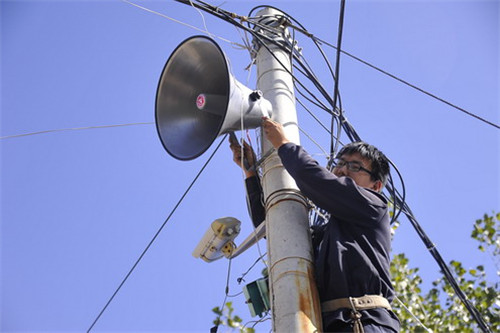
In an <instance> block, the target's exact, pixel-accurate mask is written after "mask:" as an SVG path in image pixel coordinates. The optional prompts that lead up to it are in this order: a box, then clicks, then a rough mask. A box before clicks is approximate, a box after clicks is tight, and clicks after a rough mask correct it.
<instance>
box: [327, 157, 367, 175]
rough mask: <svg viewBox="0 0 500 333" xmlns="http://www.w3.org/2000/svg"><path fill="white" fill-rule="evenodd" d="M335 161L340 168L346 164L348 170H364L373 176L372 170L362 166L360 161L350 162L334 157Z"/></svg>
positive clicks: (337, 167) (336, 166)
mask: <svg viewBox="0 0 500 333" xmlns="http://www.w3.org/2000/svg"><path fill="white" fill-rule="evenodd" d="M334 163H335V168H336V169H340V168H343V167H344V166H345V167H346V168H347V170H349V171H352V172H359V171H361V170H363V171H364V172H367V173H368V174H370V175H372V176H373V174H372V172H371V171H370V170H368V169H365V168H363V167H362V166H361V163H359V162H358V161H351V162H348V161H344V160H343V159H341V158H336V159H334Z"/></svg>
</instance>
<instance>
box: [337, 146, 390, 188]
mask: <svg viewBox="0 0 500 333" xmlns="http://www.w3.org/2000/svg"><path fill="white" fill-rule="evenodd" d="M354 153H358V154H359V155H361V157H362V158H365V159H367V160H368V161H370V162H371V168H372V172H371V179H372V180H373V181H377V180H380V181H381V182H382V185H383V186H385V184H386V183H387V177H388V176H389V159H388V158H387V157H386V156H385V155H384V153H383V152H381V151H380V150H378V149H377V147H375V146H372V145H370V144H368V143H366V142H363V141H358V142H352V143H349V144H347V145H345V146H344V147H342V149H340V151H339V153H338V154H337V158H339V157H342V156H343V155H352V154H354Z"/></svg>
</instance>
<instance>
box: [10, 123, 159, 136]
mask: <svg viewBox="0 0 500 333" xmlns="http://www.w3.org/2000/svg"><path fill="white" fill-rule="evenodd" d="M151 124H154V122H147V123H130V124H117V125H101V126H87V127H73V128H59V129H51V130H46V131H38V132H31V133H23V134H14V135H7V136H2V137H0V140H4V139H12V138H20V137H23V136H30V135H38V134H46V133H54V132H64V131H81V130H87V129H97V128H111V127H124V126H136V125H151Z"/></svg>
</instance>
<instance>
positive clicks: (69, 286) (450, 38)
mask: <svg viewBox="0 0 500 333" xmlns="http://www.w3.org/2000/svg"><path fill="white" fill-rule="evenodd" d="M136 3H137V4H140V5H142V6H144V7H147V8H149V9H151V10H154V11H157V12H158V13H161V14H163V15H166V16H169V17H172V18H175V19H177V20H179V21H183V22H186V23H189V24H191V25H194V26H196V27H198V28H201V29H204V23H203V20H202V16H201V15H200V13H199V12H197V11H196V10H194V9H193V8H190V7H189V6H186V5H182V4H179V3H176V2H174V1H137V2H136ZM0 4H1V7H0V8H1V13H0V14H1V135H0V136H1V137H2V139H1V141H0V148H1V242H0V246H1V248H0V249H1V256H2V257H1V268H0V269H1V270H0V272H1V292H0V297H1V303H0V309H1V310H0V311H1V312H0V330H1V331H2V332H84V331H86V330H87V329H88V328H89V326H90V325H91V324H92V322H93V321H94V319H95V318H96V316H97V315H98V313H99V312H100V311H101V309H102V307H103V306H104V305H105V303H106V302H107V301H108V299H109V297H110V296H111V295H112V293H113V292H114V291H115V289H116V288H117V287H118V285H119V283H120V282H121V281H122V279H123V278H124V277H125V275H126V274H127V272H128V271H129V270H130V268H131V267H132V265H133V264H134V262H135V261H136V260H137V258H138V257H139V255H140V254H141V252H142V251H143V250H144V248H145V247H146V245H147V244H148V243H149V241H150V240H151V239H152V237H153V235H154V234H155V233H156V231H157V230H158V228H159V227H160V226H161V225H162V223H163V222H164V221H165V219H166V217H167V216H168V214H169V213H170V212H171V210H172V209H173V207H174V206H175V204H176V203H177V201H178V200H179V198H180V197H181V195H182V194H183V193H184V191H185V190H186V188H187V186H188V185H189V184H190V183H191V181H192V180H193V178H194V177H195V175H196V174H197V173H198V171H199V170H200V168H201V166H202V165H203V164H204V163H205V161H206V159H207V158H208V156H209V154H210V153H211V152H212V151H213V149H214V148H215V144H214V145H213V146H212V148H211V149H210V150H209V151H208V152H207V153H206V154H204V155H202V156H201V157H200V158H198V159H196V160H193V161H189V162H181V161H177V160H175V159H173V158H172V157H170V156H169V155H168V154H167V153H166V152H165V150H164V149H163V147H162V145H161V143H160V141H159V139H158V136H157V133H156V129H155V126H154V102H155V94H156V86H157V83H158V79H159V76H160V73H161V70H162V68H163V66H164V64H165V62H166V60H167V59H168V57H169V55H170V53H171V52H172V51H173V50H174V48H175V47H176V46H177V45H178V44H179V43H180V42H182V41H183V40H184V39H186V38H188V37H190V36H192V35H197V34H202V33H201V32H199V31H196V30H194V29H192V28H189V27H187V26H184V25H181V24H178V23H175V22H173V21H171V20H168V19H167V18H165V17H162V16H160V15H157V14H154V13H152V12H147V11H145V10H142V9H140V8H137V7H135V6H132V5H131V4H129V3H126V2H123V1H118V0H116V1H111V0H108V1H98V0H96V1H90V0H89V1H29V0H28V1H1V2H0ZM214 4H216V5H219V3H214ZM261 4H271V5H274V6H276V7H279V8H281V9H282V10H284V11H286V12H288V13H289V14H291V15H292V16H294V17H295V18H296V19H297V20H299V21H300V22H301V23H302V24H303V25H304V26H305V27H306V28H307V29H308V30H309V31H310V32H312V33H314V34H315V35H317V36H319V37H320V38H322V39H324V40H326V41H328V42H330V43H332V44H335V42H336V40H337V24H338V10H339V3H338V2H336V1H335V2H334V1H307V2H306V1H274V2H266V3H259V2H256V1H226V2H224V3H222V4H221V7H222V8H224V9H226V10H229V11H233V12H236V13H238V14H241V15H247V14H248V12H249V11H250V10H251V9H252V8H253V7H254V6H257V5H261ZM499 14H500V7H499V2H498V1H432V2H431V1H411V2H404V3H403V2H398V1H364V0H363V1H361V0H360V1H347V5H346V12H345V21H344V33H343V44H342V45H343V49H344V50H346V51H347V52H349V53H351V54H354V55H356V56H357V57H360V58H362V59H363V60H366V61H368V62H370V63H372V64H374V65H376V66H378V67H380V68H382V69H384V70H386V71H388V72H390V73H392V74H394V75H397V76H399V77H401V78H403V79H405V80H407V81H409V82H411V83H413V84H415V85H417V86H419V87H421V88H422V89H425V90H427V91H429V92H432V93H433V94H436V95H437V96H439V97H441V98H443V99H445V100H448V101H450V102H451V103H454V104H456V105H458V106H460V107H462V108H464V109H466V110H468V111H470V112H472V113H474V114H477V115H478V116H480V117H483V118H485V119H488V120H489V121H491V122H494V123H496V124H499V123H500V108H499V106H500V105H499V91H500V90H499V88H500V87H499V77H500V75H499V74H500V72H499V68H500V66H499V59H500V55H499V37H500V36H499V31H500V25H499ZM203 16H204V20H205V23H206V26H207V29H208V30H209V31H210V32H211V33H213V34H215V35H216V36H220V37H223V38H226V39H229V40H232V41H235V42H238V43H241V37H240V34H239V33H238V31H237V30H236V29H235V28H234V27H232V26H230V25H229V24H227V23H225V22H222V21H220V20H218V19H216V18H213V17H211V16H209V15H208V14H204V15H203ZM297 39H298V41H299V45H300V46H301V47H303V54H304V57H306V58H307V59H308V61H309V62H310V63H311V65H312V66H313V67H315V68H317V73H318V76H319V77H320V80H321V81H322V82H323V84H324V85H325V86H326V87H327V88H328V89H331V90H333V84H332V82H331V80H330V79H329V77H328V75H327V71H326V69H325V67H324V64H323V62H322V60H321V58H320V56H319V54H318V53H317V52H316V50H314V48H313V47H312V45H311V43H309V42H308V41H307V39H306V37H304V36H300V35H298V36H297ZM217 42H218V43H219V45H220V46H221V48H222V49H223V50H224V52H225V53H226V55H227V57H228V58H229V59H230V61H231V65H232V71H233V74H234V75H235V77H236V78H237V79H238V80H239V81H241V82H242V83H244V84H246V85H247V86H249V87H250V88H254V87H255V68H253V69H252V71H251V72H250V73H249V72H247V71H245V70H244V69H245V67H247V65H248V64H249V63H250V58H249V55H248V52H247V51H245V50H240V49H237V48H234V47H233V46H232V45H231V44H229V43H227V42H224V41H222V40H220V39H217ZM325 50H326V51H327V53H328V56H329V58H330V61H331V62H332V63H334V59H335V53H334V50H333V49H331V48H325ZM340 91H341V96H342V103H343V108H344V109H345V112H346V115H347V117H348V119H349V120H350V121H351V123H352V124H353V126H354V127H355V128H356V130H357V131H358V133H359V134H360V135H361V137H362V138H363V139H364V140H366V141H369V142H370V143H373V144H375V145H376V146H378V147H380V148H381V149H382V150H383V151H384V152H385V153H386V154H387V155H388V156H389V157H390V158H391V159H392V160H393V161H394V162H395V163H396V165H397V166H398V168H399V170H400V171H401V173H402V175H403V179H404V183H405V185H406V191H407V202H408V203H409V205H410V207H411V208H412V210H413V212H414V214H415V215H416V217H417V219H418V220H419V222H420V224H421V225H422V227H423V229H424V230H425V231H426V232H427V234H428V235H429V237H430V238H431V240H432V241H433V242H434V243H435V244H436V245H437V248H438V250H439V251H440V252H441V254H442V256H443V258H444V259H445V261H449V260H451V259H455V260H459V261H462V262H463V263H464V265H465V266H466V267H472V266H475V265H479V264H484V265H485V266H486V267H487V270H488V274H489V276H490V278H491V279H495V278H496V277H495V271H496V268H495V267H494V264H493V262H492V261H491V260H490V258H489V257H488V256H487V255H484V254H481V253H479V252H478V251H476V247H477V244H476V243H474V241H472V240H471V239H470V236H469V235H470V232H471V230H472V229H471V228H472V224H473V222H474V220H476V219H477V218H480V217H482V215H483V214H484V213H491V212H493V211H499V208H500V207H499V203H500V198H499V189H500V177H499V170H500V165H499V164H500V147H499V146H500V131H499V130H498V129H496V128H494V127H492V126H489V125H487V124H485V123H483V122H480V121H478V120H476V119H473V118H471V117H469V116H467V115H465V114H464V113H462V112H460V111H457V110H456V109H453V108H451V107H450V106H448V105H445V104H443V103H441V102H439V101H437V100H435V99H432V98H430V97H428V96H426V95H424V94H422V93H420V92H418V91H416V90H414V89H411V88H409V87H407V86H404V85H402V84H401V83H399V82H397V81H395V80H393V79H391V78H389V77H387V76H385V75H382V74H381V73H379V72H377V71H374V70H373V69H371V68H369V67H367V66H365V65H363V64H361V63H359V62H357V61H355V60H353V59H351V58H348V57H345V56H343V57H342V58H341V71H340ZM313 111H314V112H315V114H317V115H318V116H319V117H322V119H324V120H325V121H327V119H328V117H326V115H324V114H323V113H322V111H320V110H313ZM298 117H299V125H300V126H301V128H303V129H304V131H306V132H307V133H309V134H310V135H311V136H312V137H313V138H314V139H315V140H316V141H318V142H319V143H320V144H321V145H322V146H323V147H325V148H328V145H329V138H328V135H327V134H326V133H325V132H323V131H322V130H320V128H319V126H318V125H317V124H316V123H315V122H314V121H312V120H311V117H310V116H309V115H308V114H307V113H306V112H304V110H302V109H300V108H299V109H298ZM139 123H140V124H139ZM120 124H136V125H131V126H123V127H106V128H90V129H78V130H65V131H56V132H50V133H44V134H38V135H30V136H22V137H10V136H13V135H18V134H26V133H33V132H39V131H48V130H59V129H71V128H73V129H74V128H86V127H95V126H104V125H120ZM251 135H253V131H252V132H251ZM301 141H302V144H303V145H304V146H305V147H306V149H307V150H308V151H310V152H311V153H312V154H315V156H317V157H318V160H319V161H320V162H321V163H324V162H325V159H324V157H323V156H322V155H321V150H320V149H319V148H318V147H317V146H316V145H315V144H313V143H312V142H311V141H310V140H308V139H307V137H305V136H302V138H301ZM216 143H218V140H216ZM224 216H234V217H236V218H238V219H240V220H241V221H242V225H243V229H242V232H241V234H240V236H239V237H238V238H237V239H236V242H237V243H238V242H241V240H242V239H244V238H245V237H246V236H247V235H248V234H249V232H250V231H251V223H250V220H249V218H248V215H247V213H246V203H245V194H244V188H243V176H242V175H241V172H240V171H239V170H238V168H237V167H236V166H235V165H234V164H233V162H232V161H231V155H230V152H229V149H228V148H227V145H226V144H224V146H223V148H221V149H220V150H219V151H218V152H217V153H216V155H215V157H214V159H213V161H212V162H211V163H210V164H209V166H208V167H207V169H206V170H205V171H204V173H203V174H202V175H201V177H200V178H199V180H198V181H197V182H196V184H195V185H194V187H193V188H192V190H191V191H190V192H189V194H188V196H187V197H186V199H185V200H184V201H183V203H182V204H181V205H180V207H179V208H178V209H177V211H176V212H175V214H174V215H173V216H172V218H171V219H170V221H169V222H168V223H167V225H166V227H165V228H164V229H163V231H162V233H161V234H160V235H159V237H158V238H157V239H156V241H155V242H154V243H153V246H152V247H151V248H150V250H149V251H148V252H147V254H146V255H145V256H144V258H143V260H142V261H141V262H140V263H139V265H138V266H137V268H136V269H135V271H134V272H133V274H132V275H131V276H130V278H129V279H128V281H127V282H126V283H125V285H124V286H123V287H122V289H121V291H120V292H119V293H118V294H117V296H116V297H115V299H114V300H113V302H112V303H111V304H110V306H109V307H108V309H107V310H106V311H105V312H104V314H103V316H102V317H101V318H100V320H99V321H98V322H97V324H96V325H95V327H94V330H93V331H95V332H125V331H128V332H139V331H153V332H206V331H207V330H208V329H209V328H210V327H211V326H212V320H213V319H214V315H213V314H212V312H211V309H212V308H213V307H215V306H219V305H220V304H221V303H222V301H223V299H224V288H225V284H226V276H227V270H228V262H227V260H220V261H218V262H215V263H211V264H207V263H205V262H203V261H201V260H199V259H195V258H193V257H192V256H191V252H192V250H193V249H194V247H195V246H196V244H197V243H198V241H199V240H200V239H201V237H202V235H203V234H204V232H205V230H206V229H207V228H208V226H209V224H210V223H211V222H212V221H213V220H215V219H216V218H219V217H224ZM401 222H402V225H401V227H400V228H399V230H398V232H397V234H396V238H395V240H394V243H393V247H394V249H393V251H394V252H395V253H400V252H405V253H406V254H407V256H408V257H409V258H410V263H411V265H413V266H418V267H420V268H421V270H420V272H421V274H422V276H423V277H424V279H425V282H424V286H427V287H428V286H429V285H430V283H431V281H432V280H434V279H435V278H437V277H438V272H439V269H438V266H437V265H436V264H435V262H434V260H433V259H432V257H431V255H430V254H429V253H428V252H427V250H426V249H425V247H424V245H423V243H422V242H421V241H420V239H419V238H418V236H417V234H416V233H415V231H414V230H413V228H412V227H411V225H410V224H409V223H408V221H407V220H406V219H404V218H403V219H401ZM265 247H266V245H265V242H261V243H260V247H259V248H257V247H254V248H252V249H250V250H249V251H247V252H246V253H244V254H243V255H242V256H241V257H239V258H237V259H235V260H234V261H233V263H232V267H231V272H230V273H231V278H230V294H237V293H239V292H240V291H241V287H242V286H241V285H239V284H238V283H237V281H236V279H237V278H238V277H240V276H241V275H242V274H243V273H244V272H245V271H246V270H247V269H248V268H249V267H250V265H251V264H252V263H253V262H254V261H255V260H256V259H257V258H258V256H259V252H262V253H263V252H265ZM262 268H263V265H262V264H259V265H257V266H256V268H254V269H253V270H252V271H251V272H250V274H249V275H247V276H246V277H245V281H246V283H249V282H251V281H253V280H254V279H256V278H258V277H259V276H260V271H261V270H262ZM230 301H232V302H233V304H234V306H235V308H236V312H237V313H238V314H239V315H240V316H241V317H243V318H244V320H245V321H249V320H251V318H250V315H249V312H248V310H247V306H246V305H245V304H244V300H243V297H242V296H238V297H234V298H231V299H230ZM268 326H269V325H268V324H262V325H260V326H257V329H258V330H259V329H260V330H262V331H267V330H268Z"/></svg>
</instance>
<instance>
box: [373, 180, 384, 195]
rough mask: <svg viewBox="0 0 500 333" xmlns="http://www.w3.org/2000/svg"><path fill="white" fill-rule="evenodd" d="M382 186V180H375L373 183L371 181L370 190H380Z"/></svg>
mask: <svg viewBox="0 0 500 333" xmlns="http://www.w3.org/2000/svg"><path fill="white" fill-rule="evenodd" d="M383 187H384V185H383V184H382V182H381V181H380V180H376V181H375V183H373V186H372V190H374V191H376V192H381V191H382V188H383Z"/></svg>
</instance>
